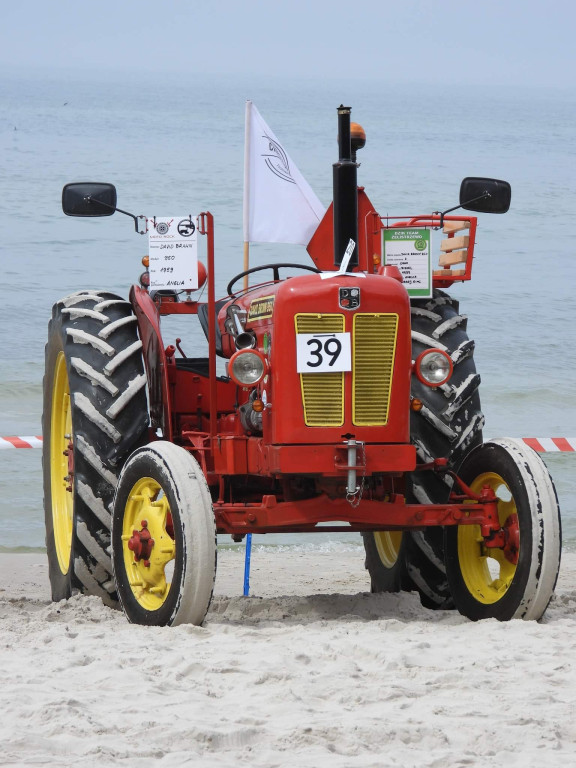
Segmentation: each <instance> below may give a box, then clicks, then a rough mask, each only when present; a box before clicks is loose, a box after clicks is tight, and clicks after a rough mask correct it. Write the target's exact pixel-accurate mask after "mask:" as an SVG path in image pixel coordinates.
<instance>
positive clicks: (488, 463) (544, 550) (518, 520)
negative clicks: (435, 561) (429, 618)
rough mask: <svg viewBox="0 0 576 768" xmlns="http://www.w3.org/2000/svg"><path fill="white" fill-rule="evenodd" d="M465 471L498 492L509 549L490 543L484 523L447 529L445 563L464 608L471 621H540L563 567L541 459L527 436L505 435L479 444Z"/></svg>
mask: <svg viewBox="0 0 576 768" xmlns="http://www.w3.org/2000/svg"><path fill="white" fill-rule="evenodd" d="M460 476H461V478H462V480H463V481H464V482H465V483H467V484H468V485H469V486H470V487H471V489H472V491H474V492H475V493H480V491H481V490H482V488H483V487H484V486H486V485H488V486H489V487H490V488H491V489H492V490H493V491H494V492H495V494H496V495H497V497H498V499H499V501H498V516H499V519H500V525H501V526H502V527H503V528H504V530H505V531H506V536H507V542H508V543H507V545H506V546H505V547H504V548H503V549H496V548H488V547H486V546H485V544H484V539H483V538H482V535H481V533H480V527H479V526H477V525H460V526H453V527H447V528H446V529H445V547H446V568H447V574H448V580H449V584H450V589H451V591H452V595H453V597H454V601H455V603H456V607H457V609H458V610H459V611H460V613H462V614H463V615H464V616H467V617H468V618H470V619H473V620H477V619H486V618H495V619H499V620H500V621H508V620H509V619H534V620H538V619H540V618H541V616H542V615H543V613H544V611H545V610H546V608H547V606H548V603H549V602H550V599H551V597H552V594H553V592H554V587H555V585H556V579H557V577H558V570H559V568H560V549H561V526H560V510H559V508H558V499H557V497H556V491H555V488H554V483H553V482H552V478H551V477H550V475H549V473H548V470H547V469H546V466H545V464H544V462H543V461H542V459H541V458H540V457H539V456H538V454H537V453H535V452H534V451H533V450H532V449H531V448H528V447H527V446H526V445H525V444H524V443H522V442H521V441H520V440H514V439H512V438H501V439H497V440H491V441H490V442H488V443H485V444H484V445H482V446H480V447H478V448H476V449H475V450H474V451H472V453H470V454H469V456H467V458H466V459H465V461H464V463H463V465H462V468H461V472H460Z"/></svg>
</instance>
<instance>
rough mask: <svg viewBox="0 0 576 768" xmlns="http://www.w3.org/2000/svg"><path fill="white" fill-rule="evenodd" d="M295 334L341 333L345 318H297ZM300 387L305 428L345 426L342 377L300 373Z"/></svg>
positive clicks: (330, 316) (298, 316) (340, 374)
mask: <svg viewBox="0 0 576 768" xmlns="http://www.w3.org/2000/svg"><path fill="white" fill-rule="evenodd" d="M295 321H296V333H343V331H344V315H316V314H304V313H301V314H299V315H296V317H295ZM300 387H301V389H302V403H303V405H304V422H305V424H306V426H307V427H341V426H342V424H344V374H343V373H301V374H300Z"/></svg>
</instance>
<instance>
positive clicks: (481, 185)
mask: <svg viewBox="0 0 576 768" xmlns="http://www.w3.org/2000/svg"><path fill="white" fill-rule="evenodd" d="M511 197H512V189H511V187H510V184H508V182H507V181H500V180H499V179H483V178H479V177H475V176H468V177H467V178H465V179H464V181H463V182H462V184H461V185H460V207H461V208H464V209H465V210H466V211H476V212H478V213H506V211H507V210H508V208H510V199H511Z"/></svg>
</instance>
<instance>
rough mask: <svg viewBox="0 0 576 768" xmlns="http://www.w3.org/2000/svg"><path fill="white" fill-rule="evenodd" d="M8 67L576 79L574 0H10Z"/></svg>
mask: <svg viewBox="0 0 576 768" xmlns="http://www.w3.org/2000/svg"><path fill="white" fill-rule="evenodd" d="M0 9H1V17H0V23H1V29H2V34H1V36H0V68H1V71H2V72H5V73H8V74H12V73H14V74H18V73H19V72H22V71H23V70H25V69H29V68H41V69H42V70H43V71H44V72H45V71H46V70H47V69H51V68H59V69H65V70H66V71H68V72H69V73H70V75H71V76H76V75H82V74H83V72H84V71H85V70H88V69H89V70H91V71H92V72H94V73H97V72H98V71H100V72H104V71H107V72H108V71H111V70H115V71H116V72H117V73H118V74H119V75H120V74H122V73H123V72H127V71H128V70H134V71H140V72H142V73H145V72H148V71H151V70H153V71H157V72H160V73H161V72H170V71H174V72H182V73H188V74H189V75H190V76H191V77H197V76H199V75H200V74H201V73H202V72H205V73H235V74H240V75H256V74H259V75H267V76H270V77H278V76H286V77H290V76H294V75H296V76H304V77H306V78H315V79H317V80H318V82H319V84H320V83H321V81H322V79H323V78H326V77H342V76H346V77H349V78H364V79H367V78H372V77H374V78H377V79H379V80H382V79H385V80H390V81H394V82H428V83H434V84H436V85H437V87H438V89H440V90H441V89H442V87H443V86H444V85H445V84H449V83H470V84H472V85H474V84H483V85H490V84H504V85H531V84H536V85H539V86H542V85H552V86H560V87H562V88H566V87H574V80H575V75H576V56H575V53H574V51H575V43H574V34H575V30H576V2H574V0H548V2H536V1H535V0H524V1H523V2H520V0H500V1H499V2H498V1H497V0H478V2H469V1H468V0H460V2H455V1H454V0H438V2H428V1H427V0H394V2H391V1H390V0H379V1H376V0H360V1H358V0H357V1H356V2H354V1H352V2H342V0H332V1H330V0H308V1H307V2H304V1H303V0H290V2H283V1H281V0H277V2H261V1H259V0H221V1H220V2H219V1H218V0H212V2H206V1H203V2H198V1H196V0H173V1H172V2H170V1H169V0H166V1H165V2H151V0H114V1H113V2H112V1H111V0H92V1H91V2H86V1H85V0H84V1H83V0H0Z"/></svg>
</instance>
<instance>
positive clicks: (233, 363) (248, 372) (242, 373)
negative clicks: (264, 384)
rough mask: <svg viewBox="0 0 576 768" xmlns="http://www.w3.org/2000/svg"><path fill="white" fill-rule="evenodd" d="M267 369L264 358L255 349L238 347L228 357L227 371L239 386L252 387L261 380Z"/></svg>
mask: <svg viewBox="0 0 576 768" xmlns="http://www.w3.org/2000/svg"><path fill="white" fill-rule="evenodd" d="M267 369H268V366H267V364H266V358H265V357H264V355H263V354H262V353H261V352H258V350H257V349H240V350H238V352H235V353H234V354H233V355H232V357H231V358H230V362H229V364H228V373H229V374H230V376H231V378H232V380H233V381H234V382H235V383H236V384H238V385H239V386H241V387H253V386H255V385H256V384H258V382H259V381H261V380H262V379H263V378H264V376H265V374H266V371H267Z"/></svg>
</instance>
